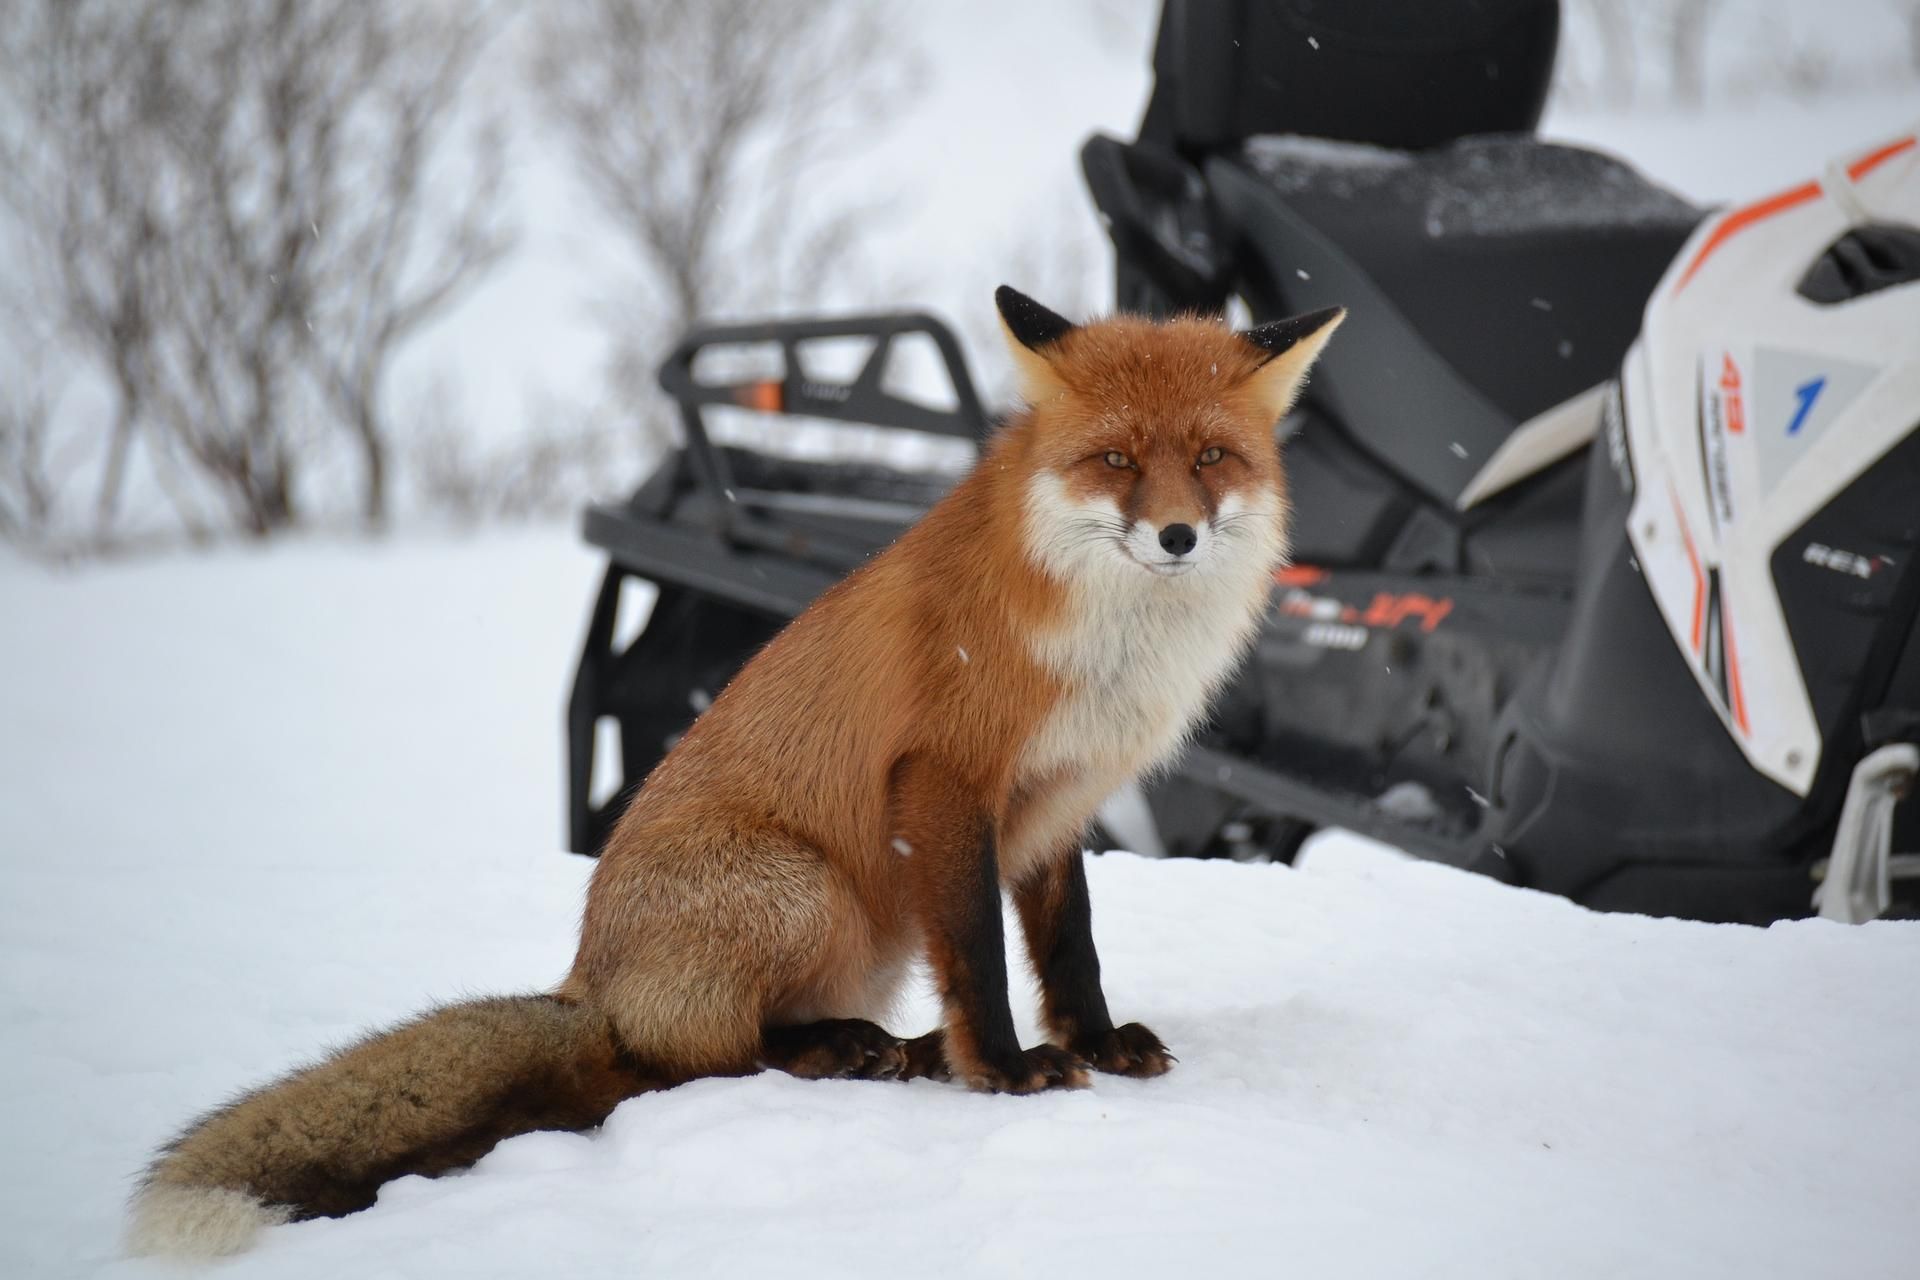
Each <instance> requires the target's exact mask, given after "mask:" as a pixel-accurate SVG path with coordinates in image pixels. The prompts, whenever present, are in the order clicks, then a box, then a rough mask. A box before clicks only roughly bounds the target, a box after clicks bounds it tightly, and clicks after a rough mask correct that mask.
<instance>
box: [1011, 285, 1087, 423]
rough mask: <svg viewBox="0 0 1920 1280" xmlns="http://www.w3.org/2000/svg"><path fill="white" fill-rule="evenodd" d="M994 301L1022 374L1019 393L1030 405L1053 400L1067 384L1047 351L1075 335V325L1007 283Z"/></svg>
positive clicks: (1014, 361) (1015, 361) (1014, 360)
mask: <svg viewBox="0 0 1920 1280" xmlns="http://www.w3.org/2000/svg"><path fill="white" fill-rule="evenodd" d="M993 301H994V305H996V306H998V307H999V308H1000V326H1001V328H1003V329H1004V330H1006V334H1007V350H1009V351H1010V352H1012V353H1013V363H1014V367H1015V368H1017V369H1018V370H1019V373H1020V393H1021V394H1022V395H1023V396H1025V397H1026V399H1027V403H1028V404H1038V403H1039V402H1040V401H1042V400H1049V399H1052V398H1053V397H1054V396H1055V395H1057V394H1059V393H1060V391H1062V390H1063V389H1064V386H1065V384H1063V383H1062V382H1061V380H1060V374H1059V373H1058V371H1056V370H1055V369H1054V367H1053V361H1052V359H1051V358H1050V357H1049V356H1048V354H1047V349H1048V348H1050V347H1051V346H1052V345H1053V344H1054V343H1056V342H1058V341H1060V339H1061V338H1064V337H1065V336H1066V335H1067V334H1069V333H1072V332H1073V322H1072V321H1070V320H1068V319H1067V318H1066V317H1064V316H1061V315H1057V314H1055V313H1054V312H1052V311H1049V310H1047V309H1046V308H1045V307H1043V306H1041V305H1040V304H1039V303H1037V302H1035V301H1034V300H1033V299H1032V298H1029V297H1028V296H1027V295H1026V294H1024V293H1021V292H1020V291H1019V290H1018V289H1013V288H1009V287H1008V286H1006V285H1004V284H1003V285H1001V286H1000V287H999V288H998V289H995V290H994V291H993Z"/></svg>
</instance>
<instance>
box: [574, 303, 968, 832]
mask: <svg viewBox="0 0 1920 1280" xmlns="http://www.w3.org/2000/svg"><path fill="white" fill-rule="evenodd" d="M848 339H853V340H856V341H857V340H861V339H865V340H867V341H869V342H870V343H871V346H870V347H869V348H868V349H867V351H866V352H865V353H864V358H863V359H862V360H861V363H860V366H859V368H858V369H857V371H855V372H854V374H853V376H852V377H851V378H847V379H835V378H833V377H831V376H828V375H827V374H826V373H825V372H824V371H823V369H822V368H821V367H820V366H821V364H822V363H823V362H822V361H819V360H815V361H813V363H812V365H811V366H810V365H809V362H808V348H809V347H810V346H811V345H812V344H825V343H829V342H831V343H835V344H836V345H838V344H840V343H842V342H844V341H846V340H848ZM907 340H924V341H926V342H929V343H931V345H932V347H933V349H934V351H935V353H936V354H937V355H938V357H939V360H940V363H941V364H942V366H943V367H944V373H945V377H946V380H947V383H948V385H949V388H950V391H951V395H950V403H949V404H948V405H947V407H939V406H936V405H930V404H926V403H922V402H920V401H917V400H914V399H910V398H908V397H907V396H904V395H901V394H899V393H898V392H897V391H895V390H893V389H892V388H891V387H890V386H889V384H888V381H887V372H888V368H889V365H890V363H891V362H892V360H893V358H894V356H895V354H896V351H897V349H898V348H899V346H900V344H901V343H902V342H903V341H907ZM729 348H731V349H733V356H734V357H735V358H734V360H733V367H735V368H738V367H740V366H741V365H742V364H743V363H744V361H743V359H742V357H744V356H746V355H747V354H748V353H749V351H750V350H751V349H756V348H757V349H759V350H758V351H757V352H755V353H754V354H757V355H759V356H761V357H762V359H761V360H760V361H758V362H756V363H759V364H761V365H762V366H764V356H765V354H766V350H767V349H768V348H771V349H773V351H774V352H776V353H777V355H778V360H779V365H778V373H777V375H776V376H772V377H752V378H742V377H734V378H727V377H724V376H703V375H708V374H709V373H710V372H711V367H712V366H715V365H718V366H722V367H725V366H726V365H727V363H728V361H727V349H729ZM708 353H712V357H713V358H709V359H703V358H702V357H703V356H707V355H708ZM660 385H661V387H662V388H663V389H664V390H665V391H666V392H667V393H668V394H669V395H671V396H672V397H673V399H674V401H675V402H676V403H677V405H678V406H679V410H680V421H681V425H682V427H683V428H684V432H685V447H684V448H683V449H680V450H677V451H675V452H674V453H673V454H671V455H669V456H668V457H667V458H666V459H665V460H664V461H663V462H662V464H661V466H660V468H659V470H657V471H656V472H655V473H654V474H653V475H652V476H651V477H650V478H649V479H648V480H647V481H646V483H644V484H642V485H641V486H640V488H639V489H638V490H636V491H635V492H634V493H633V495H632V496H631V497H629V498H627V499H626V500H625V501H622V502H609V503H597V504H595V505H593V506H590V507H588V508H587V511H586V515H585V519H584V522H583V529H582V532H583V534H584V536H585V538H586V541H587V542H588V543H589V544H590V545H592V546H595V547H599V548H601V549H602V550H604V551H605V552H606V553H607V557H608V563H607V572H606V575H605V577H604V578H603V579H602V582H601V587H600V593H599V596H598V598H597V600H596V601H595V604H594V608H593V614H592V617H591V620H590V622H589V623H588V627H587V636H586V641H585V644H584V646H583V648H582V651H581V656H580V666H579V669H578V671H577V672H576V674H575V677H574V685H573V693H572V696H571V698H570V700H569V702H568V708H567V741H568V752H569V756H570V767H569V780H568V804H567V811H568V834H569V840H568V843H569V847H571V848H572V849H573V850H575V851H576V852H579V853H595V852H598V850H599V848H600V846H601V844H602V843H604V841H605V839H606V835H607V832H608V831H609V830H610V829H611V826H612V823H613V820H614V819H615V818H616V817H617V816H618V815H619V812H620V809H621V807H622V805H623V804H624V799H625V797H624V794H623V793H622V794H615V795H612V796H606V797H596V796H595V794H594V791H593V775H594V761H595V757H596V753H597V751H598V750H599V749H600V746H601V744H599V743H598V742H596V738H595V734H596V728H597V727H598V726H599V725H600V722H601V721H603V720H609V719H610V720H612V721H613V722H614V723H615V724H616V726H617V727H618V729H619V737H620V746H619V756H620V761H619V763H620V766H621V772H622V774H623V778H624V780H625V782H626V783H628V784H631V783H633V782H637V781H638V780H639V779H640V778H642V777H644V776H645V774H646V772H647V771H648V770H649V769H650V768H651V767H652V765H653V763H654V762H655V761H657V760H658V759H659V757H660V756H661V755H662V754H664V752H665V750H666V747H667V745H668V741H669V738H670V737H673V736H677V734H678V730H679V728H680V727H681V726H683V725H684V723H685V722H686V721H687V720H688V719H690V718H691V714H692V712H695V711H698V710H699V709H700V707H699V705H698V699H699V698H700V697H705V696H708V695H710V694H711V693H713V692H717V691H718V689H719V686H720V685H721V684H722V683H724V681H725V679H726V678H727V677H728V676H730V675H731V674H732V672H733V670H734V668H736V667H737V666H739V664H740V663H741V662H743V661H745V659H746V658H747V657H748V656H750V655H751V654H752V652H753V651H754V650H755V649H757V648H758V647H759V646H760V644H761V643H763V642H764V641H765V640H766V638H767V637H768V636H770V635H771V634H772V633H773V632H774V631H775V630H777V629H778V627H779V626H780V625H782V624H784V623H785V622H786V620H787V619H789V618H792V617H793V616H794V615H796V614H798V613H799V612H800V611H801V610H802V609H804V608H806V606H807V605H808V604H810V603H812V601H813V599H814V597H816V596H818V595H819V594H820V593H821V592H823V591H825V590H826V589H827V588H828V587H830V586H832V585H833V584H834V583H835V582H837V581H839V580H840V579H841V578H842V577H844V576H845V575H846V574H847V573H848V572H849V571H850V570H852V569H854V568H855V567H857V566H858V565H859V564H861V563H862V562H863V561H865V560H866V559H867V558H868V557H869V556H871V555H872V554H873V553H874V551H875V550H876V549H877V548H879V547H881V546H883V545H885V544H886V543H887V542H890V541H891V540H892V539H893V538H894V537H896V536H898V535H899V534H900V532H901V531H902V530H904V529H905V528H906V527H907V526H908V525H910V524H912V523H913V522H914V521H915V520H917V519H919V518H920V516H921V514H922V513H923V512H925V510H926V509H927V508H928V507H929V506H931V505H933V503H934V502H936V501H937V500H938V499H939V498H940V496H941V495H942V494H943V493H944V492H945V491H946V489H947V488H948V487H949V485H950V484H951V483H952V479H953V477H952V476H950V475H941V474H937V473H916V472H910V471H900V470H894V469H892V468H889V467H884V466H874V465H867V464H857V463H848V462H837V461H836V462H822V461H810V460H804V459H795V458H781V457H773V456H770V455H768V454H765V453H759V452H755V451H753V450H751V449H744V448H736V447H732V446H729V445H726V444H724V443H721V442H719V441H716V440H715V439H714V437H713V434H712V433H711V432H710V431H709V430H708V421H707V417H706V415H707V413H708V412H709V411H710V410H713V409H716V408H718V409H734V410H745V411H748V412H758V413H768V414H778V415H782V416H784V417H788V418H802V419H813V420H817V421H823V422H828V423H835V422H843V423H850V424H858V425H860V426H863V427H882V428H893V429H898V430H905V431H915V432H920V433H923V434H927V435H935V436H947V437H953V438H958V439H961V440H967V441H971V442H976V443H977V442H979V441H981V440H983V439H984V438H985V436H986V434H987V431H988V430H989V428H990V426H991V420H990V419H989V418H988V416H987V414H986V412H985V410H984V409H982V407H981V404H980V397H979V395H978V393H976V391H975V390H974V386H973V379H972V377H971V376H970V375H969V374H968V372H967V366H966V360H965V357H964V356H963V355H962V354H961V350H960V344H959V342H958V341H957V340H956V339H955V338H954V336H953V333H952V331H951V330H950V329H948V328H947V326H946V325H945V324H943V323H941V321H939V320H938V319H936V318H934V317H933V316H930V315H927V314H925V313H922V312H890V313H880V314H872V315H856V316H842V317H835V318H833V319H827V320H802V321H763V322H758V323H752V324H734V325H710V326H706V327H702V328H699V329H696V330H694V331H693V332H691V333H689V334H688V335H687V336H686V337H685V338H684V339H682V340H681V342H680V344H679V345H678V346H677V347H675V348H674V350H673V352H672V354H671V355H669V356H668V357H667V359H666V361H665V362H664V363H663V364H662V365H661V368H660ZM630 579H635V580H640V581H644V582H647V583H651V584H654V585H655V586H656V587H657V588H658V592H659V593H658V595H657V597H656V598H655V601H654V604H653V617H652V621H651V622H650V623H649V624H648V626H647V627H646V628H645V629H644V631H643V632H642V634H641V635H639V636H638V637H637V638H635V639H633V640H632V641H630V642H624V641H622V640H620V639H619V638H618V637H617V635H616V632H617V631H618V629H619V622H620V613H621V608H620V605H621V598H622V594H623V589H624V588H625V587H626V585H627V583H628V581H629V580H630ZM668 620H672V621H673V625H671V626H669V625H668ZM674 637H684V638H686V639H688V640H689V641H690V642H691V647H689V648H687V649H686V651H684V652H683V651H681V650H679V649H674V650H672V651H671V652H668V651H665V650H663V649H662V646H663V645H666V644H670V643H671V642H672V641H673V638H674ZM669 668H671V671H670V672H669ZM690 682H691V683H690ZM690 688H691V693H690V691H689V690H690ZM690 697H692V698H693V700H694V703H695V705H692V706H689V698H690ZM623 791H624V788H623Z"/></svg>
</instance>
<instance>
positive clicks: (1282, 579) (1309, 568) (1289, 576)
mask: <svg viewBox="0 0 1920 1280" xmlns="http://www.w3.org/2000/svg"><path fill="white" fill-rule="evenodd" d="M1326 576H1327V571H1326V570H1325V569H1322V568H1321V567H1320V566H1319V565H1314V564H1290V565H1288V566H1287V567H1286V568H1284V569H1282V570H1280V572H1278V573H1276V574H1274V575H1273V580H1274V581H1275V582H1277V583H1279V584H1280V585H1281V586H1283V587H1310V586H1312V585H1313V584H1314V583H1316V582H1318V581H1320V580H1321V579H1322V578H1324V577H1326Z"/></svg>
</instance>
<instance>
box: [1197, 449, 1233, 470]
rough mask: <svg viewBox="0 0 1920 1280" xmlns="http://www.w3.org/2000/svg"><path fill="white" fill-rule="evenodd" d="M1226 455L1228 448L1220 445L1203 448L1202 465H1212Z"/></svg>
mask: <svg viewBox="0 0 1920 1280" xmlns="http://www.w3.org/2000/svg"><path fill="white" fill-rule="evenodd" d="M1226 456H1227V453H1226V450H1224V449H1222V448H1221V447H1220V446H1219V445H1217V444H1216V445H1214V446H1213V447H1212V448H1210V449H1206V450H1203V451H1202V452H1201V454H1200V465H1201V466H1203V467H1210V466H1212V465H1213V464H1214V463H1216V462H1218V461H1220V459H1222V458H1224V457H1226Z"/></svg>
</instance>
